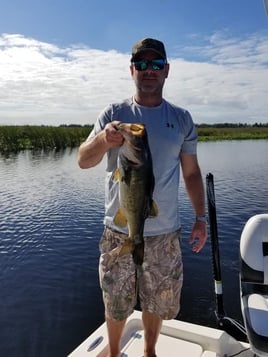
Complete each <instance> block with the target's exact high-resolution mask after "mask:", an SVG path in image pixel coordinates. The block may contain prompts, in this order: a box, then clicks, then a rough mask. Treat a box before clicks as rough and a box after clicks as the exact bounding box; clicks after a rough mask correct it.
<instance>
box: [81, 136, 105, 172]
mask: <svg viewBox="0 0 268 357" xmlns="http://www.w3.org/2000/svg"><path fill="white" fill-rule="evenodd" d="M107 150H108V148H107V143H106V141H105V139H104V132H100V133H99V134H97V135H96V136H95V137H93V138H92V139H91V140H89V141H85V142H84V143H82V144H81V145H80V147H79V150H78V165H79V166H80V167H81V168H82V169H88V168H90V167H93V166H96V165H97V164H98V163H99V162H100V161H101V160H102V158H103V156H104V154H105V153H106V151H107Z"/></svg>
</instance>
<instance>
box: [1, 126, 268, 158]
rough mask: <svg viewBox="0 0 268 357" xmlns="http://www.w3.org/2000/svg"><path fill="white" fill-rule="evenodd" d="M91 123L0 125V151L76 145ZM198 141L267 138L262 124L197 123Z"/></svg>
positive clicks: (85, 134)
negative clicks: (57, 125) (80, 124)
mask: <svg viewBox="0 0 268 357" xmlns="http://www.w3.org/2000/svg"><path fill="white" fill-rule="evenodd" d="M92 128H93V126H92V125H89V126H79V125H77V126H76V125H70V126H59V127H55V126H27V125H26V126H0V153H1V154H4V153H9V152H19V151H22V150H33V151H40V150H45V151H48V150H61V149H66V148H75V147H78V146H79V145H80V144H81V142H83V141H84V140H85V139H86V138H87V137H88V135H89V133H90V131H91V130H92ZM197 130H198V136H199V141H200V142H204V141H222V140H256V139H268V124H265V125H254V126H249V125H237V126H236V125H232V124H221V125H206V124H202V125H197Z"/></svg>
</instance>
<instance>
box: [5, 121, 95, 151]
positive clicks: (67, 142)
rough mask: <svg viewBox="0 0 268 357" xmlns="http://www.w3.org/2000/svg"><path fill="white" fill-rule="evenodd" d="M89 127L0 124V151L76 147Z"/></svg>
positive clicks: (88, 131)
mask: <svg viewBox="0 0 268 357" xmlns="http://www.w3.org/2000/svg"><path fill="white" fill-rule="evenodd" d="M91 129H92V126H84V127H82V126H60V127H53V126H0V152H1V153H6V152H18V151H20V150H60V149H65V148H67V147H70V148H73V147H77V146H79V145H80V143H81V142H82V141H84V140H85V139H86V138H87V136H88V135H89V133H90V131H91Z"/></svg>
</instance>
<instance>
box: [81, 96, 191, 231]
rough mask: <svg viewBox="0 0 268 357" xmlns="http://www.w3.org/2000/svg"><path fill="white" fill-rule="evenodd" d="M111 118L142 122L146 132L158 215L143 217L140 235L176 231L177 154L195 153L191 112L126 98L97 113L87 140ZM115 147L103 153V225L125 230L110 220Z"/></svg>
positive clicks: (114, 201)
mask: <svg viewBox="0 0 268 357" xmlns="http://www.w3.org/2000/svg"><path fill="white" fill-rule="evenodd" d="M114 120H119V121H121V122H124V123H143V124H145V127H146V130H147V133H148V141H149V146H150V150H151V154H152V160H153V171H154V176H155V188H154V193H153V199H154V201H155V202H156V204H157V207H158V216H157V217H154V218H147V219H146V221H145V227H144V236H154V235H159V234H165V233H170V232H174V231H176V230H177V229H179V228H180V217H179V197H178V189H179V180H180V158H179V155H180V153H186V154H190V155H196V145H197V131H196V128H195V125H194V123H193V120H192V117H191V115H190V114H189V112H188V111H186V110H184V109H182V108H179V107H176V106H174V105H173V104H170V103H169V102H167V101H166V100H163V101H162V103H161V104H160V105H159V106H157V107H143V106H141V105H139V104H137V103H136V102H135V100H134V99H133V98H130V99H127V100H125V101H123V102H121V103H117V104H111V105H109V106H108V107H106V108H105V109H104V110H103V111H102V112H101V114H100V115H99V118H98V119H97V121H96V123H95V125H94V128H93V130H92V132H91V133H90V135H89V138H88V140H89V139H90V138H91V137H93V136H94V135H96V134H97V133H98V132H100V131H101V130H102V129H103V128H104V127H105V125H106V124H107V123H109V122H111V121H114ZM118 150H119V149H118V148H114V149H111V150H109V151H108V152H107V167H106V172H107V175H106V180H105V216H104V224H105V225H106V226H108V227H110V228H112V229H115V230H117V231H120V232H124V233H127V228H126V229H124V228H120V227H118V226H116V225H115V224H114V222H113V218H114V216H115V214H116V212H117V210H118V208H119V190H118V188H119V183H118V182H115V181H114V180H113V173H114V171H115V169H116V167H117V156H118Z"/></svg>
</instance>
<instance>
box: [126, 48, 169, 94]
mask: <svg viewBox="0 0 268 357" xmlns="http://www.w3.org/2000/svg"><path fill="white" fill-rule="evenodd" d="M156 59H160V57H159V56H158V55H157V54H156V53H155V52H152V51H146V52H142V53H141V54H140V56H139V57H138V58H137V59H136V60H135V62H137V61H140V60H147V61H151V60H156ZM130 71H131V75H132V78H133V80H134V82H135V84H136V87H137V89H138V91H139V93H140V94H160V93H162V89H163V86H164V83H165V79H166V78H167V76H168V72H169V64H165V65H164V68H163V69H160V70H154V69H153V65H152V64H151V63H150V64H149V65H148V68H147V69H146V70H143V71H139V70H137V69H135V66H134V64H133V63H132V64H131V66H130Z"/></svg>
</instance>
